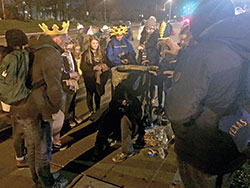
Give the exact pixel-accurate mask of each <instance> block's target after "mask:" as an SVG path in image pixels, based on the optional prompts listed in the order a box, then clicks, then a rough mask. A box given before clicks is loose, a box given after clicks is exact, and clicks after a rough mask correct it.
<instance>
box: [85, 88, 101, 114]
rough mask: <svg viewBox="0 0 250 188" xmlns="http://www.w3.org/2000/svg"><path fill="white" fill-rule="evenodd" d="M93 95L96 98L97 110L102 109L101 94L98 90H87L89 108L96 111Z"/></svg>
mask: <svg viewBox="0 0 250 188" xmlns="http://www.w3.org/2000/svg"><path fill="white" fill-rule="evenodd" d="M93 97H94V99H95V106H96V110H98V109H100V104H101V96H100V95H99V94H98V93H97V92H90V91H87V105H88V108H89V111H90V112H93V111H94V107H93Z"/></svg>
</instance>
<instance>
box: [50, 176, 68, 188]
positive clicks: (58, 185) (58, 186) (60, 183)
mask: <svg viewBox="0 0 250 188" xmlns="http://www.w3.org/2000/svg"><path fill="white" fill-rule="evenodd" d="M68 183H69V181H68V180H67V179H66V178H64V177H60V178H58V179H56V180H55V183H54V185H53V186H52V188H65V187H66V186H67V185H68Z"/></svg>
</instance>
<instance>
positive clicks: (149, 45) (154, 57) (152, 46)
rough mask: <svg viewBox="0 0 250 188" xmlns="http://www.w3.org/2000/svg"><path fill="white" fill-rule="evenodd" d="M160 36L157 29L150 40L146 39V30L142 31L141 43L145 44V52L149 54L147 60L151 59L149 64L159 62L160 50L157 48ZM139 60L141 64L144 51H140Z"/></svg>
mask: <svg viewBox="0 0 250 188" xmlns="http://www.w3.org/2000/svg"><path fill="white" fill-rule="evenodd" d="M159 37H160V34H159V31H158V30H155V31H154V32H153V33H152V34H151V36H150V37H149V39H148V40H146V30H145V28H144V30H143V31H142V34H141V39H140V44H144V45H145V52H146V56H147V60H149V65H156V66H157V65H158V64H159V58H160V52H159V50H158V49H157V43H158V39H159ZM138 62H139V64H141V62H142V52H141V51H139V56H138Z"/></svg>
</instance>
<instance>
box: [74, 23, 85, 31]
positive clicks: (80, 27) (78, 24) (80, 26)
mask: <svg viewBox="0 0 250 188" xmlns="http://www.w3.org/2000/svg"><path fill="white" fill-rule="evenodd" d="M76 28H77V30H81V29H84V26H83V25H82V24H80V23H77V27H76Z"/></svg>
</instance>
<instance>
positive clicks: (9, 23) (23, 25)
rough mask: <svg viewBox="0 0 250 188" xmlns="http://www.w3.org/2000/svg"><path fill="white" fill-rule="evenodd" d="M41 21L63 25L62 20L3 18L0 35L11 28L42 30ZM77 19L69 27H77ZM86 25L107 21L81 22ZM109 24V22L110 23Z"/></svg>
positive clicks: (99, 24) (26, 31) (30, 30)
mask: <svg viewBox="0 0 250 188" xmlns="http://www.w3.org/2000/svg"><path fill="white" fill-rule="evenodd" d="M40 23H45V24H46V25H48V26H52V25H53V24H55V23H56V24H58V25H61V24H62V21H56V20H28V21H19V20H1V21H0V35H4V34H5V32H6V31H7V30H9V29H20V30H22V31H24V32H25V33H35V32H41V31H42V30H41V29H40V27H39V26H38V24H40ZM77 23H78V22H77V21H71V22H70V27H69V29H76V26H77ZM80 23H81V24H82V25H84V26H89V25H96V26H98V27H102V26H103V25H104V24H107V23H105V22H101V21H93V22H82V21H81V22H80ZM108 25H109V24H108Z"/></svg>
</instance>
